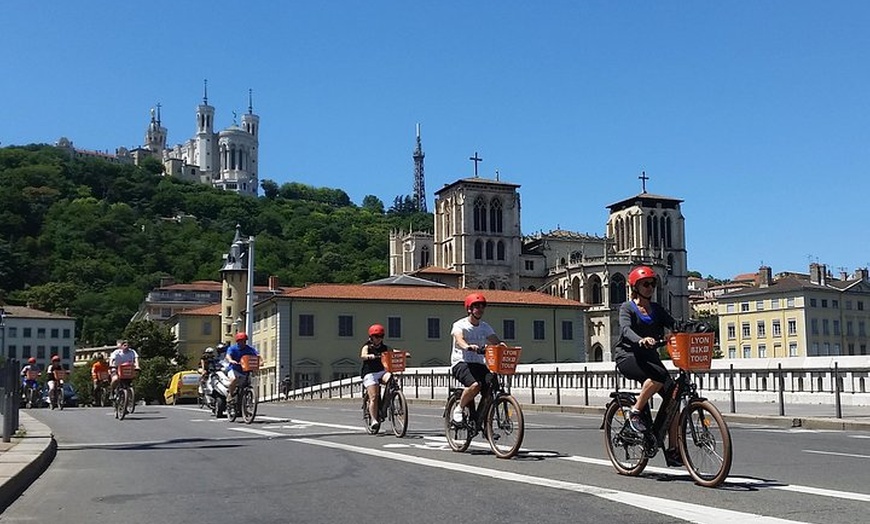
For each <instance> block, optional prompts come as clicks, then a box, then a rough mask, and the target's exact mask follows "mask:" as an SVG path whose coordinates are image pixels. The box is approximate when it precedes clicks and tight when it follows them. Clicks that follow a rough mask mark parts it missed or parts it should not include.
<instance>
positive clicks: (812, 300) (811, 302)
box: [810, 298, 816, 307]
mask: <svg viewBox="0 0 870 524" xmlns="http://www.w3.org/2000/svg"><path fill="white" fill-rule="evenodd" d="M810 307H816V299H814V298H811V299H810Z"/></svg>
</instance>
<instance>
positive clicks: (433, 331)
mask: <svg viewBox="0 0 870 524" xmlns="http://www.w3.org/2000/svg"><path fill="white" fill-rule="evenodd" d="M426 338H428V339H430V340H437V339H439V338H441V319H440V318H432V317H430V318H427V319H426Z"/></svg>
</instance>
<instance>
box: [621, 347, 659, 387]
mask: <svg viewBox="0 0 870 524" xmlns="http://www.w3.org/2000/svg"><path fill="white" fill-rule="evenodd" d="M616 369H618V370H619V372H620V373H622V375H623V376H624V377H626V378H630V379H632V380H637V381H638V382H640V383H643V382H644V381H645V380H646V379H652V380H653V381H654V382H660V383H662V384H667V383H668V382H670V380H671V374H670V373H668V370H667V368H665V365H664V364H662V360H661V359H660V358H659V356H658V354H657V353H656V352H655V351H651V350H644V351H640V352H627V354H626V356H625V358H623V359H621V360H620V361H619V362H617V363H616Z"/></svg>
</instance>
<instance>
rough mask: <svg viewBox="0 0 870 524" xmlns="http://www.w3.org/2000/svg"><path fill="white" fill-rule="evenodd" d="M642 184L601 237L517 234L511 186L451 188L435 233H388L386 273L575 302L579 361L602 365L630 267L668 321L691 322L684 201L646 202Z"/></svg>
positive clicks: (439, 198) (487, 182) (466, 183)
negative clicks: (581, 309)
mask: <svg viewBox="0 0 870 524" xmlns="http://www.w3.org/2000/svg"><path fill="white" fill-rule="evenodd" d="M475 156H476V155H475ZM641 179H642V181H643V191H642V192H641V193H639V194H637V195H634V196H631V197H628V198H625V199H623V200H620V201H618V202H615V203H613V204H610V205H609V206H607V208H608V209H609V211H610V214H609V217H608V220H607V224H606V232H605V234H604V235H603V236H594V235H587V234H581V233H575V232H572V231H566V230H563V229H556V230H553V231H550V232H549V233H543V232H541V233H536V234H533V235H523V234H522V228H521V222H520V194H519V191H518V190H519V187H520V186H519V185H517V184H512V183H508V182H504V181H501V180H497V179H496V180H493V179H485V178H479V177H477V176H475V177H474V178H464V179H460V180H457V181H455V182H453V183H452V184H447V185H445V186H444V187H443V188H441V189H440V190H438V191H437V192H436V193H435V210H434V215H435V216H434V222H435V223H434V224H433V225H434V228H433V230H434V234H433V233H427V232H416V231H409V232H405V231H394V232H392V233H391V234H390V274H391V275H393V276H395V275H412V276H417V277H421V278H426V279H429V280H435V281H438V282H442V283H444V284H447V285H451V286H455V287H460V288H468V289H504V290H527V291H538V292H543V293H548V294H550V295H554V296H558V297H562V298H567V299H571V300H576V301H578V302H580V303H582V304H584V305H586V306H587V309H586V326H585V327H586V330H585V333H586V334H587V340H586V352H587V355H586V357H587V361H603V360H610V359H611V355H610V348H611V347H612V346H613V345H614V344H615V343H616V339H617V337H618V334H619V324H618V318H617V316H618V310H619V306H620V304H621V303H622V302H624V301H625V300H626V299H627V298H628V293H629V289H628V283H627V279H628V273H629V271H631V269H632V268H633V267H634V266H636V265H638V264H646V265H649V266H651V267H652V268H653V269H655V271H656V273H657V274H658V276H659V279H660V281H661V284H662V285H661V286H659V287H658V288H657V289H656V293H657V296H656V297H655V299H656V301H657V302H659V303H661V304H662V305H664V306H665V307H666V308H668V310H669V311H670V312H671V314H672V315H673V316H674V318H677V319H680V318H683V319H688V318H689V314H690V310H689V302H688V284H687V274H686V273H687V271H688V270H687V262H686V235H685V223H684V218H683V215H682V212H681V211H680V203H681V202H682V200H679V199H675V198H671V197H667V196H660V195H654V194H652V193H648V192H647V191H646V181H647V179H648V177H646V175H645V174H644V175H643V176H642V177H641Z"/></svg>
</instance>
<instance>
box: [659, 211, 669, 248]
mask: <svg viewBox="0 0 870 524" xmlns="http://www.w3.org/2000/svg"><path fill="white" fill-rule="evenodd" d="M659 224H661V227H660V228H659V236H660V237H661V239H662V247H665V246H667V245H668V239H667V219H666V218H665V217H661V218H660V219H659Z"/></svg>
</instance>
